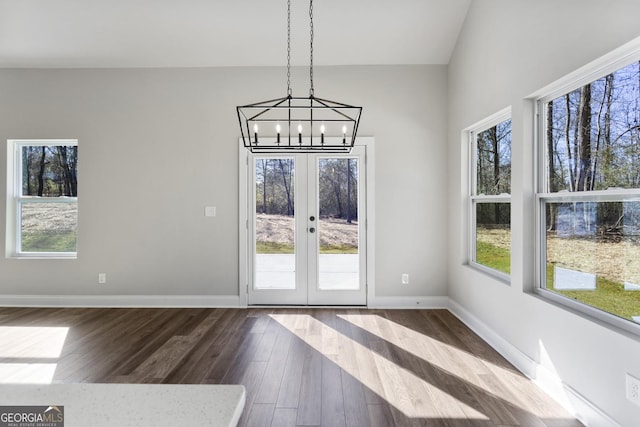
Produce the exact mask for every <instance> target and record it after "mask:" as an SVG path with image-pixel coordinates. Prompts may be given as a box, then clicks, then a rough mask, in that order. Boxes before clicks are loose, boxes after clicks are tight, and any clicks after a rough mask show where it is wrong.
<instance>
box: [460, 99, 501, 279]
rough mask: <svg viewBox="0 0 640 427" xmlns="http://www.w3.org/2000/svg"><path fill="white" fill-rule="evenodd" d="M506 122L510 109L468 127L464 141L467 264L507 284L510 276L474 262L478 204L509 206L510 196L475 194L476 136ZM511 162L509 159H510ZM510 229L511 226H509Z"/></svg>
mask: <svg viewBox="0 0 640 427" xmlns="http://www.w3.org/2000/svg"><path fill="white" fill-rule="evenodd" d="M507 120H511V121H512V115H511V107H510V106H509V107H507V108H504V109H502V110H500V111H498V112H497V113H495V114H492V115H491V116H489V117H487V118H485V119H484V120H481V121H480V122H478V123H476V124H474V125H473V126H470V127H469V128H467V129H466V131H465V133H466V140H467V147H468V150H469V152H468V156H467V157H468V162H469V164H468V168H467V170H468V171H469V179H468V191H467V197H468V200H469V202H468V218H469V222H468V233H467V237H468V239H469V240H468V245H467V248H468V253H467V264H468V265H469V266H470V267H472V268H474V269H476V270H479V271H481V272H483V273H485V274H488V275H490V276H493V277H494V278H496V279H498V280H500V281H502V282H505V283H507V284H510V283H511V275H510V274H507V273H505V272H503V271H500V270H497V269H495V268H491V267H488V266H486V265H484V264H480V263H479V262H477V261H476V249H477V248H476V233H477V222H476V219H477V218H476V214H477V206H478V205H479V204H484V203H508V204H509V205H511V194H494V195H484V194H482V195H480V194H477V189H478V164H477V153H478V144H477V136H478V134H480V133H482V132H484V131H486V130H488V129H490V128H492V127H494V126H497V125H499V124H500V123H502V122H505V121H507ZM512 124H513V121H512ZM510 161H511V159H510ZM509 181H511V176H509ZM509 228H510V229H511V224H510V225H509ZM509 256H511V249H509Z"/></svg>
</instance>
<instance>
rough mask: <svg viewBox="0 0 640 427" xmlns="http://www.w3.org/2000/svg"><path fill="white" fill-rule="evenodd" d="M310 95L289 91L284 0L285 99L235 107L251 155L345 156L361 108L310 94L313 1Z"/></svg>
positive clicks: (288, 14) (311, 4)
mask: <svg viewBox="0 0 640 427" xmlns="http://www.w3.org/2000/svg"><path fill="white" fill-rule="evenodd" d="M309 19H310V25H309V26H310V40H311V41H310V49H309V51H310V64H309V83H310V85H309V96H308V97H296V96H292V92H291V0H287V96H285V97H283V98H277V99H271V100H269V101H262V102H256V103H254V104H249V105H242V106H238V107H236V110H237V112H238V120H239V122H240V132H241V134H242V141H243V144H244V146H245V148H247V149H248V150H249V151H252V152H254V153H287V152H288V153H291V152H295V153H300V152H303V153H313V152H328V153H348V152H350V151H351V148H352V147H353V145H354V144H355V142H356V133H357V132H358V124H359V123H360V114H361V113H362V107H355V106H353V105H348V104H344V103H341V102H336V101H331V100H328V99H322V98H316V97H315V96H314V92H313V0H309Z"/></svg>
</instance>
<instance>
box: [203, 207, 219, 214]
mask: <svg viewBox="0 0 640 427" xmlns="http://www.w3.org/2000/svg"><path fill="white" fill-rule="evenodd" d="M204 216H216V207H215V206H205V207H204Z"/></svg>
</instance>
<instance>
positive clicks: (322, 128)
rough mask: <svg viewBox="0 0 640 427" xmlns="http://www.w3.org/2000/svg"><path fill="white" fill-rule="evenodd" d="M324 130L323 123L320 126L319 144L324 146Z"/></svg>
mask: <svg viewBox="0 0 640 427" xmlns="http://www.w3.org/2000/svg"><path fill="white" fill-rule="evenodd" d="M325 130H326V128H325V127H324V123H323V124H322V125H320V144H322V145H324V131H325Z"/></svg>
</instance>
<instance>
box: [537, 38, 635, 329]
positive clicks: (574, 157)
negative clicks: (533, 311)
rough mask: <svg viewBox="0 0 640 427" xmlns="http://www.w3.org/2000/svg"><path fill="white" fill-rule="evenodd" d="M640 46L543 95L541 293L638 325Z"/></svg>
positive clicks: (627, 324)
mask: <svg viewBox="0 0 640 427" xmlns="http://www.w3.org/2000/svg"><path fill="white" fill-rule="evenodd" d="M639 60H640V49H637V52H636V53H635V54H634V55H628V54H627V55H624V56H620V57H619V58H617V59H616V58H608V59H607V63H605V64H604V65H603V64H602V61H599V63H598V64H594V65H593V66H590V67H587V68H585V69H584V70H586V71H582V72H580V73H579V74H578V75H575V76H574V77H575V78H573V79H572V81H571V82H570V83H568V84H562V85H560V84H559V85H558V86H557V87H556V88H554V90H550V91H549V92H550V94H548V95H546V96H543V97H541V98H539V99H538V102H537V117H538V120H539V132H538V149H539V159H540V161H539V162H538V194H537V203H538V208H537V210H538V214H537V222H538V230H539V232H538V235H539V242H538V247H539V248H540V250H539V256H538V257H539V262H538V276H539V278H538V282H539V291H540V293H541V295H543V296H545V297H548V298H551V299H553V300H554V301H557V302H560V303H562V304H565V305H568V306H570V307H572V308H574V309H577V310H579V311H581V312H585V313H587V314H589V315H591V316H595V317H597V318H598V319H601V320H605V321H608V322H609V323H612V324H614V325H616V326H620V327H623V328H624V329H627V330H632V331H634V332H640V327H638V325H637V323H640V61H639Z"/></svg>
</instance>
